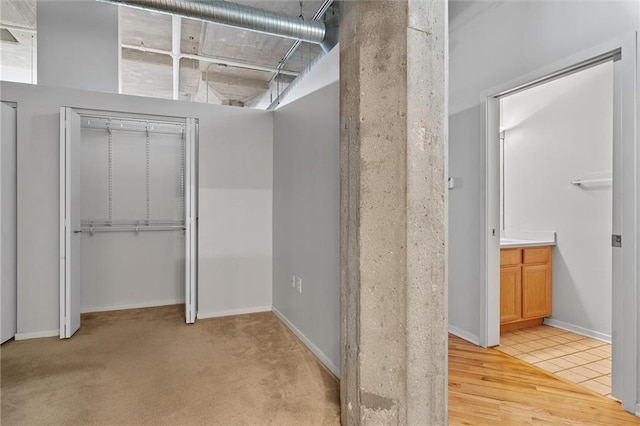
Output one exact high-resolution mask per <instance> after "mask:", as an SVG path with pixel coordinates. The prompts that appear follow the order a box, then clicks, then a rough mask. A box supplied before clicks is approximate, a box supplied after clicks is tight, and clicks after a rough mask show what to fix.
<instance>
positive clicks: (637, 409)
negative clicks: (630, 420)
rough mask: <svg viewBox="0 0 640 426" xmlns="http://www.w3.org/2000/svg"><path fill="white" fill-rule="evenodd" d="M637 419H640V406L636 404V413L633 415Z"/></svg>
mask: <svg viewBox="0 0 640 426" xmlns="http://www.w3.org/2000/svg"><path fill="white" fill-rule="evenodd" d="M633 414H635V415H636V417H640V404H636V412H635V413H633Z"/></svg>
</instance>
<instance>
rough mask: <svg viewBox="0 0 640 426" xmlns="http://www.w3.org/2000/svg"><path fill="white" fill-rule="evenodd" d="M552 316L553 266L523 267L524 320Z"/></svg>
mask: <svg viewBox="0 0 640 426" xmlns="http://www.w3.org/2000/svg"><path fill="white" fill-rule="evenodd" d="M549 315H551V265H523V266H522V318H523V319H528V318H541V317H547V316H549Z"/></svg>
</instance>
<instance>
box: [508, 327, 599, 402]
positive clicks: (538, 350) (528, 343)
mask: <svg viewBox="0 0 640 426" xmlns="http://www.w3.org/2000/svg"><path fill="white" fill-rule="evenodd" d="M496 349H498V350H499V351H502V352H504V353H506V354H509V355H512V356H514V357H516V358H519V359H521V360H523V361H525V362H528V363H529V364H533V365H535V366H538V367H540V368H542V369H543V370H546V371H549V372H550V373H553V374H556V375H558V376H560V377H564V378H565V379H567V380H569V381H572V382H574V383H578V384H580V385H581V386H584V387H586V388H588V389H591V390H592V391H595V392H597V393H599V394H602V395H606V396H609V397H611V345H610V344H608V343H604V342H601V341H599V340H595V339H590V338H588V337H584V336H580V335H578V334H574V333H571V332H569V331H564V330H560V329H559V328H553V327H549V326H546V325H541V326H538V327H531V328H524V329H521V330H514V331H509V332H506V333H503V334H502V335H501V336H500V346H498V347H496Z"/></svg>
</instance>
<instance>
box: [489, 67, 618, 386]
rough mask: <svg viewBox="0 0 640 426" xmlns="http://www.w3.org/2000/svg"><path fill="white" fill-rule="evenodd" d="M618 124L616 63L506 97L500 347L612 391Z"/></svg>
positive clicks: (502, 100) (503, 115) (502, 155)
mask: <svg viewBox="0 0 640 426" xmlns="http://www.w3.org/2000/svg"><path fill="white" fill-rule="evenodd" d="M612 121H613V60H610V61H607V62H604V63H601V64H597V65H594V66H591V67H589V68H586V69H582V70H580V71H578V72H575V73H573V74H570V75H567V76H563V77H560V78H558V79H555V80H553V81H550V82H547V83H545V84H541V85H538V86H536V87H533V88H528V89H526V90H523V91H520V92H518V93H515V94H510V95H507V96H504V97H501V98H500V236H501V238H500V331H501V333H500V346H499V347H498V349H499V350H502V351H504V352H507V353H509V354H510V355H513V356H515V357H516V358H520V359H522V360H524V361H526V362H529V363H531V364H535V365H536V366H538V367H540V368H543V369H546V370H547V371H550V372H552V373H554V374H556V375H558V376H561V377H564V378H565V379H567V380H570V381H574V382H576V383H579V384H580V385H581V386H584V387H587V388H590V389H591V390H594V391H596V392H598V393H600V394H603V395H609V394H610V380H611V376H610V373H611V351H610V344H611V319H612V302H611V297H612V287H611V280H612V267H611V261H612V248H611V231H612V162H613V160H612V154H613V152H612V147H613V140H612V139H613V122H612ZM514 256H516V257H517V258H518V261H517V262H516V263H517V264H515V265H514V262H513V259H512V257H514ZM543 321H544V324H545V325H544V326H543V325H542V324H543ZM551 327H553V328H551Z"/></svg>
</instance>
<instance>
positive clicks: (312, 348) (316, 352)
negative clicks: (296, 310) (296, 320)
mask: <svg viewBox="0 0 640 426" xmlns="http://www.w3.org/2000/svg"><path fill="white" fill-rule="evenodd" d="M271 310H272V311H273V313H274V314H275V315H276V316H277V317H278V318H279V319H280V321H282V322H283V323H284V325H286V326H287V328H288V329H289V330H291V332H292V333H293V334H295V335H296V336H297V337H298V339H300V340H301V341H302V343H304V345H305V346H306V347H307V348H309V350H310V351H311V352H312V353H313V354H314V355H315V356H316V357H317V358H318V360H319V361H320V362H321V363H322V364H324V366H325V367H327V368H328V369H329V371H331V372H332V373H333V375H334V376H336V377H338V378H340V369H339V368H338V367H337V366H336V365H335V364H334V363H333V362H331V360H330V359H329V357H328V356H326V355H325V354H324V352H322V351H321V350H320V348H318V347H317V346H316V345H314V344H313V343H312V342H311V340H309V339H308V338H307V336H305V335H304V333H303V332H302V331H300V330H299V329H298V327H296V326H295V325H293V323H292V322H291V321H289V319H288V318H287V317H286V316H285V315H284V314H283V313H282V312H280V311H279V310H278V309H276V308H275V307H273V306H272V307H271Z"/></svg>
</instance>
